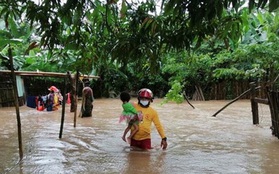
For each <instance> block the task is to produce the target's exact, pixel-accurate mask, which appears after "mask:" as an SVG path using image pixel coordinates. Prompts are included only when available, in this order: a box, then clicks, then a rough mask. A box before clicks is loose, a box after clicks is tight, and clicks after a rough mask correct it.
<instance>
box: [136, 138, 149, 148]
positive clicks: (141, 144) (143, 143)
mask: <svg viewBox="0 0 279 174" xmlns="http://www.w3.org/2000/svg"><path fill="white" fill-rule="evenodd" d="M131 146H132V147H138V148H141V149H152V147H151V139H145V140H134V139H131Z"/></svg>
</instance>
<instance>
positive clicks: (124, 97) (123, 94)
mask: <svg viewBox="0 0 279 174" xmlns="http://www.w3.org/2000/svg"><path fill="white" fill-rule="evenodd" d="M130 99H131V96H130V94H129V93H128V92H125V91H124V92H121V94H120V100H121V101H122V102H129V101H130Z"/></svg>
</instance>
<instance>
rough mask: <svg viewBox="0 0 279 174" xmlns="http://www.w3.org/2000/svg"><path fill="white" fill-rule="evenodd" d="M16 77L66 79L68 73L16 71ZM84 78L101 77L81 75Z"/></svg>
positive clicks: (7, 71) (8, 71) (2, 71)
mask: <svg viewBox="0 0 279 174" xmlns="http://www.w3.org/2000/svg"><path fill="white" fill-rule="evenodd" d="M1 73H2V74H5V73H11V71H10V70H0V74H1ZM15 74H16V75H20V76H37V77H61V78H64V77H66V76H67V73H56V72H43V71H15ZM79 76H80V77H83V78H90V79H98V78H100V77H99V76H94V75H81V74H80V75H79Z"/></svg>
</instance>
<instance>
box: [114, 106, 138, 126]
mask: <svg viewBox="0 0 279 174" xmlns="http://www.w3.org/2000/svg"><path fill="white" fill-rule="evenodd" d="M122 108H123V111H122V114H121V115H120V118H119V123H121V122H122V121H124V120H126V122H127V123H129V125H133V124H139V122H140V121H141V120H142V114H140V113H138V111H137V110H136V109H135V107H134V105H133V104H132V103H130V102H127V103H124V104H122Z"/></svg>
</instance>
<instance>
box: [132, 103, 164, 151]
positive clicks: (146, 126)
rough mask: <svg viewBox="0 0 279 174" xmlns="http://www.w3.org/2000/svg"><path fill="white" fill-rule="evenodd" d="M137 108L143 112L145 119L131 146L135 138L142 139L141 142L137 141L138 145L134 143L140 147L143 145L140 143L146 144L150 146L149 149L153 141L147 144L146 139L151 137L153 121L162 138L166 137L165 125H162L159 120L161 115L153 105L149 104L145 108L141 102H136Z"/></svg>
mask: <svg viewBox="0 0 279 174" xmlns="http://www.w3.org/2000/svg"><path fill="white" fill-rule="evenodd" d="M135 108H136V110H137V111H138V112H142V114H143V120H142V121H141V123H140V124H139V131H138V132H137V133H136V134H135V135H134V136H133V138H132V141H131V146H132V143H133V140H136V141H141V140H142V142H141V143H139V142H137V143H136V145H135V143H134V144H133V145H135V146H136V147H139V146H141V145H139V144H145V145H144V146H145V147H148V148H147V149H149V148H151V141H150V144H148V145H146V141H145V140H147V139H151V125H152V123H154V125H155V127H156V129H157V131H158V133H159V135H160V136H161V138H165V137H166V135H165V132H164V128H163V126H162V124H161V122H160V120H159V116H158V113H157V111H156V110H154V109H153V108H152V107H150V106H149V107H147V108H143V107H141V106H140V105H139V104H136V105H135ZM132 129H133V128H132ZM134 142H135V141H134ZM137 144H138V145H137ZM139 148H141V147H139Z"/></svg>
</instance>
